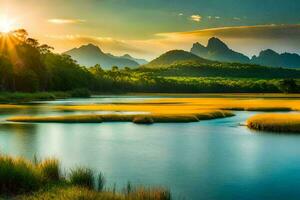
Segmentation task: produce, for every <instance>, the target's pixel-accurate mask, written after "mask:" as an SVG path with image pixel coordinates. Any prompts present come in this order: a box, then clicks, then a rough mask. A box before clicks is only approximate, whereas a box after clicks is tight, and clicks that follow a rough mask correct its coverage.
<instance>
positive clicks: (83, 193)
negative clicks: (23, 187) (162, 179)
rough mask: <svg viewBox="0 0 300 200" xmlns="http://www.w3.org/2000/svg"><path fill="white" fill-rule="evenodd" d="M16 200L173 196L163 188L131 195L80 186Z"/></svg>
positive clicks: (163, 198) (122, 199)
mask: <svg viewBox="0 0 300 200" xmlns="http://www.w3.org/2000/svg"><path fill="white" fill-rule="evenodd" d="M15 199H16V200H40V199H43V200H53V199H60V200H171V194H170V192H169V191H168V190H165V189H163V188H143V187H141V188H135V189H133V191H132V192H130V193H128V194H127V193H122V192H118V193H114V192H113V191H109V190H108V191H104V192H97V191H93V190H89V189H87V188H84V187H78V186H71V187H70V186H67V187H66V186H61V187H52V188H50V189H47V190H42V191H39V192H37V193H34V194H32V195H23V196H18V197H17V198H15Z"/></svg>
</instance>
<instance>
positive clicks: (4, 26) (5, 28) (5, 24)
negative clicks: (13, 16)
mask: <svg viewBox="0 0 300 200" xmlns="http://www.w3.org/2000/svg"><path fill="white" fill-rule="evenodd" d="M13 27H14V22H13V20H10V19H8V18H2V19H0V32H2V33H9V32H10V31H12V30H13Z"/></svg>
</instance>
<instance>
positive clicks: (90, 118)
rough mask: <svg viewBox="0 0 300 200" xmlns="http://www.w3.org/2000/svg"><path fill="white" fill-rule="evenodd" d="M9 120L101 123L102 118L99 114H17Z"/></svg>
mask: <svg viewBox="0 0 300 200" xmlns="http://www.w3.org/2000/svg"><path fill="white" fill-rule="evenodd" d="M7 120H8V121H11V122H39V123H43V122H47V123H101V122H102V121H103V119H102V118H101V116H100V115H67V116H46V117H44V116H43V117H31V116H19V117H12V118H9V119H7Z"/></svg>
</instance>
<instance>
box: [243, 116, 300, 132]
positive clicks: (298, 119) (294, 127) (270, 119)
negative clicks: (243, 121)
mask: <svg viewBox="0 0 300 200" xmlns="http://www.w3.org/2000/svg"><path fill="white" fill-rule="evenodd" d="M247 126H248V127H249V128H250V129H254V130H259V131H270V132H278V133H300V114H260V115H255V116H253V117H251V118H250V119H248V120H247Z"/></svg>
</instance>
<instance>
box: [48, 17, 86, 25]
mask: <svg viewBox="0 0 300 200" xmlns="http://www.w3.org/2000/svg"><path fill="white" fill-rule="evenodd" d="M47 21H48V22H49V23H52V24H60V25H62V24H78V23H84V22H85V20H82V19H58V18H53V19H48V20H47Z"/></svg>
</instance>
